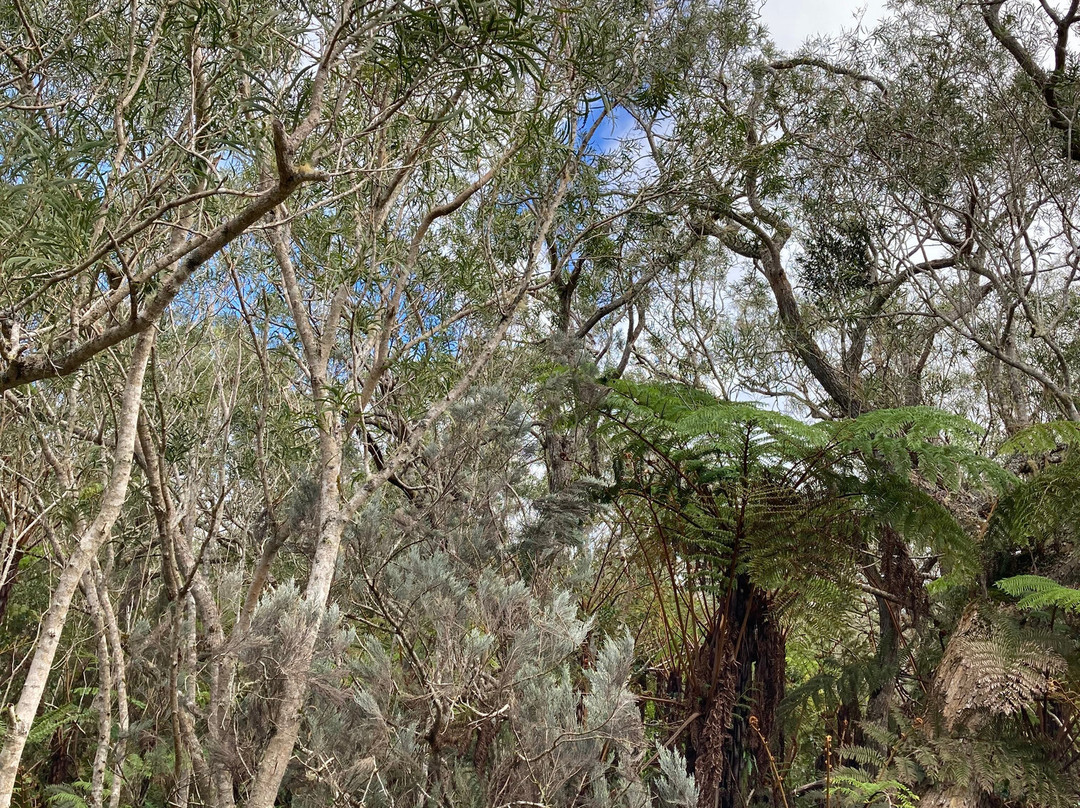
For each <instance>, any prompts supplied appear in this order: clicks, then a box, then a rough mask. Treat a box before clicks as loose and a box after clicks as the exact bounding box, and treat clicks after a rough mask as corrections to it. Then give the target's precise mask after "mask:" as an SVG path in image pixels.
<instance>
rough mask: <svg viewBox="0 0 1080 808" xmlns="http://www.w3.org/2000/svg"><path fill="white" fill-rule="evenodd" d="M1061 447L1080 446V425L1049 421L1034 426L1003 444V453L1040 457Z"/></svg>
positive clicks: (1070, 422)
mask: <svg viewBox="0 0 1080 808" xmlns="http://www.w3.org/2000/svg"><path fill="white" fill-rule="evenodd" d="M1061 446H1080V423H1077V422H1076V421H1049V422H1047V423H1045V424H1032V425H1031V426H1029V427H1027V428H1026V429H1022V430H1020V431H1019V432H1017V433H1016V434H1015V435H1013V436H1012V437H1011V438H1009V439H1008V440H1007V441H1005V443H1003V444H1001V452H1002V454H1024V455H1040V454H1043V453H1045V452H1052V451H1054V450H1055V449H1058V448H1060V447H1061Z"/></svg>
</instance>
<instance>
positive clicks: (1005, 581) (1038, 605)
mask: <svg viewBox="0 0 1080 808" xmlns="http://www.w3.org/2000/svg"><path fill="white" fill-rule="evenodd" d="M994 586H996V587H997V588H998V589H1000V590H1001V591H1002V592H1004V593H1005V594H1006V595H1010V596H1012V597H1014V598H1019V600H1018V601H1017V604H1016V605H1017V606H1019V607H1020V608H1021V609H1045V608H1047V607H1051V606H1056V607H1057V608H1059V609H1064V610H1065V611H1068V612H1080V589H1072V588H1070V587H1067V586H1062V585H1061V584H1059V583H1058V582H1057V581H1052V580H1050V579H1049V578H1044V577H1042V576H1041V575H1015V576H1013V577H1012V578H1002V579H1001V580H1000V581H997V582H995V584H994Z"/></svg>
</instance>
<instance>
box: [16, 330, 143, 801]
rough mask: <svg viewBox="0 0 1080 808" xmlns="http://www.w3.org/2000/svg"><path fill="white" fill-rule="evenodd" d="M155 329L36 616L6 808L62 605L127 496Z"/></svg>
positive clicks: (137, 354)
mask: <svg viewBox="0 0 1080 808" xmlns="http://www.w3.org/2000/svg"><path fill="white" fill-rule="evenodd" d="M156 333H157V329H156V328H155V327H153V326H151V327H150V328H148V329H147V330H146V331H143V332H142V333H141V334H139V337H138V339H137V340H136V342H135V349H134V352H133V354H132V357H131V367H130V369H129V370H128V375H127V380H126V383H125V386H124V397H123V403H122V404H121V407H120V412H119V415H118V419H117V434H116V449H115V451H114V452H113V464H112V474H111V476H110V478H109V482H108V485H107V486H106V487H105V491H104V494H103V495H102V500H101V509H100V510H99V511H98V514H97V517H96V518H95V519H94V521H93V522H92V523H91V525H90V526H89V528H87V529H86V530H85V531H83V533H82V535H81V536H79V539H78V544H77V545H76V547H75V549H74V551H73V552H72V553H71V556H70V557H69V558H68V561H67V564H66V565H65V566H64V569H63V571H62V572H61V573H60V578H59V580H58V581H57V584H56V588H55V589H54V590H53V594H52V598H51V599H50V602H49V608H48V610H47V611H46V612H45V614H44V616H43V617H42V620H41V628H40V630H39V633H38V639H37V646H36V648H35V649H34V657H33V659H32V660H31V662H30V669H29V671H28V672H27V674H26V681H25V682H24V684H23V688H22V692H21V693H20V694H19V701H18V703H17V704H16V705H15V707H14V708H13V709H12V710H11V715H10V720H11V727H10V729H9V731H8V734H7V737H6V738H5V739H4V747H3V749H2V750H0V808H9V807H10V805H11V800H12V794H13V792H14V789H15V781H16V777H17V775H18V770H19V761H20V760H21V759H22V753H23V748H24V747H25V746H26V738H27V736H28V735H29V733H30V727H31V725H32V724H33V722H34V717H35V716H36V715H37V711H38V707H39V706H40V705H41V698H42V695H43V694H44V692H45V687H46V685H47V684H48V680H49V673H50V671H51V670H52V663H53V659H54V658H55V657H56V650H57V647H58V646H59V644H60V635H61V634H62V633H63V630H64V624H65V623H66V622H67V615H68V610H69V609H70V607H71V600H72V598H73V597H74V595H75V590H76V589H77V588H78V586H79V581H80V580H81V579H82V577H83V575H85V574H86V572H87V571H88V570H89V569H90V567H91V564H92V562H93V560H94V558H95V556H96V555H97V553H98V550H99V549H100V548H101V545H102V544H103V543H104V542H105V540H106V539H107V538H108V536H109V534H110V533H111V532H112V528H113V525H114V524H115V523H116V520H117V518H118V517H119V516H120V509H121V508H122V507H123V504H124V500H125V499H126V497H127V489H128V482H129V481H130V480H131V460H132V455H133V453H134V449H135V432H136V425H137V423H138V420H139V402H140V400H141V399H142V388H143V378H144V376H145V374H146V363H147V360H148V359H149V357H150V349H151V346H152V345H153V343H154V335H155V334H156Z"/></svg>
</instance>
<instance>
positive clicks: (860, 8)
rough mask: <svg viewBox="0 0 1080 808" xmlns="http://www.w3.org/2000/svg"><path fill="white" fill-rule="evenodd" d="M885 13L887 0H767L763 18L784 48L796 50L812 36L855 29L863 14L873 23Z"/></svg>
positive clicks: (774, 38) (863, 16) (866, 19)
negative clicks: (885, 0)
mask: <svg viewBox="0 0 1080 808" xmlns="http://www.w3.org/2000/svg"><path fill="white" fill-rule="evenodd" d="M884 13H885V2H884V0H766V2H765V7H764V8H763V9H762V11H761V19H762V22H764V23H765V25H766V26H767V27H768V29H769V31H771V32H772V37H773V40H774V41H775V42H776V44H777V45H778V46H779V47H780V48H781V49H782V50H785V51H794V50H797V49H798V47H799V46H800V45H801V44H802V43H803V41H804V40H806V39H807V38H808V37H813V36H818V35H829V34H838V33H840V31H841V30H842V29H850V28H853V27H854V26H855V24H856V22H857V21H858V19H859V17H860V15H862V19H863V24H864V25H866V26H871V25H873V23H874V22H876V21H877V20H878V19H880V18H881V16H882V15H883V14H884Z"/></svg>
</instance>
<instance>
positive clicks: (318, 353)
mask: <svg viewBox="0 0 1080 808" xmlns="http://www.w3.org/2000/svg"><path fill="white" fill-rule="evenodd" d="M573 170H574V164H573V163H572V162H570V161H568V162H567V164H566V165H565V167H564V169H563V172H562V174H561V176H560V178H559V182H558V185H557V187H556V189H555V191H554V193H553V195H552V198H551V199H550V200H549V203H548V205H547V206H546V207H545V209H544V210H543V215H542V217H541V218H540V221H539V222H538V223H537V229H536V232H535V234H534V239H533V242H532V244H531V245H530V251H529V257H528V260H527V262H526V266H525V268H524V271H523V273H522V277H521V279H520V281H519V282H518V283H517V284H516V286H515V288H514V289H513V291H512V293H511V294H510V295H508V299H506V300H504V301H503V305H502V306H500V309H501V310H502V311H503V314H502V316H501V318H500V319H499V321H498V323H497V324H496V326H495V328H494V329H493V330H492V332H491V333H490V334H488V336H487V338H486V339H485V341H484V343H483V347H482V348H481V349H480V351H479V353H478V354H477V355H476V357H475V358H474V359H473V361H472V362H471V364H470V365H469V367H468V368H467V369H466V371H465V372H464V374H462V376H461V378H460V379H459V380H458V382H457V384H455V385H454V387H453V388H452V389H451V390H450V391H449V392H447V393H446V395H444V396H442V397H441V398H439V399H438V400H437V401H436V402H435V403H433V404H432V405H431V406H430V407H429V408H428V410H427V412H426V413H425V414H424V417H423V418H421V419H420V420H419V421H418V422H417V424H416V427H415V428H414V429H413V430H412V434H411V435H410V437H409V439H408V440H407V441H405V442H404V443H403V444H402V445H401V446H400V447H398V449H397V451H396V452H395V454H394V455H393V456H392V457H389V458H387V460H386V463H385V464H384V466H383V468H382V469H381V470H379V471H378V472H377V473H375V474H373V475H371V476H370V477H369V478H368V479H367V480H366V481H365V483H364V484H363V485H362V486H361V487H360V488H359V489H358V490H357V491H356V492H355V493H354V494H353V495H352V496H351V497H350V498H349V499H347V500H345V501H343V496H342V480H341V461H342V443H343V441H344V439H345V437H346V435H345V432H344V429H343V428H342V425H341V413H340V411H339V410H337V409H336V408H335V406H334V404H333V401H332V400H330V399H328V397H326V396H325V395H324V392H325V386H326V372H327V365H328V361H329V358H330V352H331V349H332V347H333V335H334V332H335V331H336V329H337V324H338V321H339V320H340V318H341V315H342V310H343V305H344V300H341V301H340V302H337V303H336V305H332V306H331V313H330V316H329V317H328V318H327V320H326V322H325V323H324V324H323V336H322V338H319V337H318V336H317V335H316V333H315V330H314V329H313V328H312V324H311V321H310V319H309V316H308V313H307V310H306V309H305V307H304V303H303V297H302V295H301V290H300V286H299V283H298V281H297V277H296V273H295V268H294V266H293V263H292V259H291V257H290V255H289V245H288V241H289V239H290V235H289V229H288V225H287V224H283V225H281V226H279V227H277V228H275V229H274V230H273V231H272V232H271V242H272V245H273V248H274V254H275V258H276V259H277V263H278V266H279V268H280V269H281V273H282V281H283V285H284V290H285V297H286V300H287V302H288V304H289V308H290V310H291V313H292V316H293V320H294V322H295V323H296V329H297V332H298V334H299V336H300V342H301V346H302V348H303V350H304V358H305V360H306V362H307V365H308V373H309V376H310V380H311V388H312V398H313V400H314V402H315V406H316V408H317V409H316V422H317V423H318V425H319V469H320V473H319V503H318V504H319V511H318V514H319V536H318V541H317V544H316V546H315V555H314V558H313V559H312V564H311V571H310V573H309V575H308V582H307V587H306V588H305V590H304V595H303V598H302V599H301V603H300V605H299V608H301V609H303V610H304V611H305V612H306V613H307V615H308V622H307V626H306V628H305V630H304V634H303V636H302V638H301V641H300V643H299V650H298V651H297V653H296V654H295V656H294V658H293V659H291V660H289V667H290V668H292V669H293V670H296V671H301V672H302V673H301V674H300V675H296V676H289V677H286V680H285V683H284V688H283V692H282V694H281V696H280V698H279V700H278V703H277V709H276V711H275V716H274V730H273V733H272V734H271V736H270V739H269V741H267V744H266V747H265V749H264V750H263V753H262V755H261V757H260V760H259V765H258V768H257V770H256V772H255V777H254V779H253V781H252V783H251V787H250V788H249V790H248V795H247V803H246V806H247V808H272V806H273V805H274V802H275V800H276V798H277V793H278V789H279V788H280V787H281V781H282V779H283V778H284V776H285V770H286V769H287V767H288V764H289V760H290V759H291V758H292V753H293V749H294V747H295V746H296V741H297V739H298V738H299V735H300V726H301V724H302V711H303V707H304V703H305V701H306V700H307V694H308V681H307V676H306V673H307V671H308V670H310V668H311V663H312V660H313V659H314V655H315V644H316V642H317V640H318V635H319V628H320V623H321V617H322V615H324V614H325V613H326V608H327V603H328V602H329V599H330V587H331V585H332V584H333V580H334V573H335V571H336V567H337V559H338V552H339V550H340V547H341V538H342V535H343V534H344V531H345V526H346V525H347V524H349V522H350V521H351V520H352V518H353V517H354V516H355V515H356V514H357V513H358V512H360V510H361V509H362V508H363V507H364V506H366V505H367V503H368V502H370V500H371V498H372V496H373V495H374V494H375V493H376V492H377V491H378V490H379V489H380V488H381V487H382V485H383V484H384V483H386V482H387V480H389V479H390V478H392V477H393V476H394V475H395V474H397V473H398V472H399V471H400V470H401V469H402V468H404V467H405V465H406V464H407V463H408V461H409V459H410V458H411V457H412V456H413V454H414V453H415V452H416V450H417V449H418V448H419V447H420V445H421V443H422V442H423V440H424V439H425V437H426V435H427V434H428V432H429V431H430V430H431V428H432V427H433V426H434V425H435V423H436V422H437V421H438V420H439V419H440V418H441V417H442V416H443V415H444V414H445V413H446V411H447V410H448V409H449V408H450V407H451V406H452V405H453V404H455V403H456V402H457V401H459V400H460V399H461V398H462V397H463V396H464V395H465V394H466V393H467V392H468V391H469V390H470V389H471V388H472V385H473V382H474V381H475V380H476V378H477V377H478V376H479V375H480V372H481V371H482V370H483V369H484V368H485V367H486V366H487V363H488V362H489V361H490V360H491V358H492V356H494V354H495V351H496V350H497V349H498V347H499V345H501V344H502V341H503V339H504V338H505V337H506V334H507V332H508V331H509V330H510V326H511V325H512V324H513V322H514V320H515V319H516V316H517V312H518V311H519V309H520V308H521V306H522V305H523V302H524V300H525V297H526V294H527V293H528V289H529V283H530V281H531V280H532V277H533V273H534V270H535V267H536V265H537V262H538V260H539V258H540V256H541V253H542V251H543V248H544V244H545V239H546V237H547V234H548V231H549V230H550V229H551V225H552V222H553V221H554V218H555V212H556V210H557V209H558V207H559V204H560V203H561V202H562V199H563V197H564V196H565V195H566V191H567V188H568V187H569V184H570V181H571V179H572V177H573ZM485 182H486V180H485ZM478 187H480V186H479V185H474V186H472V188H471V189H470V190H469V192H468V195H471V194H472V193H474V192H475V190H476V189H477V188H478ZM468 195H466V194H462V195H459V196H458V197H457V198H455V200H454V201H453V202H452V203H451V204H450V205H448V206H443V207H442V208H435V209H432V211H431V212H429V213H428V215H427V216H426V217H425V219H424V222H425V224H424V225H423V226H422V227H421V229H420V231H418V234H417V236H416V237H414V240H413V245H412V247H411V249H410V252H411V253H412V254H413V257H414V258H415V250H416V248H417V246H418V244H419V239H420V238H422V237H423V233H424V231H426V229H427V227H428V226H429V225H430V224H431V222H432V221H434V219H435V218H436V213H437V214H438V215H444V213H446V212H452V211H453V210H456V209H457V207H458V206H460V204H462V203H463V202H464V201H465V200H466V199H467V198H468ZM335 297H337V296H335ZM398 297H399V295H395V296H394V301H396V300H397V299H398ZM387 333H388V332H387ZM384 369H385V365H384V364H383V362H382V361H380V360H377V361H376V362H375V363H374V364H373V366H372V368H371V371H370V376H369V378H368V379H367V383H365V385H364V389H365V390H367V389H369V388H371V387H373V384H372V377H376V376H377V375H379V374H381V373H382V372H383V370H384Z"/></svg>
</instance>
